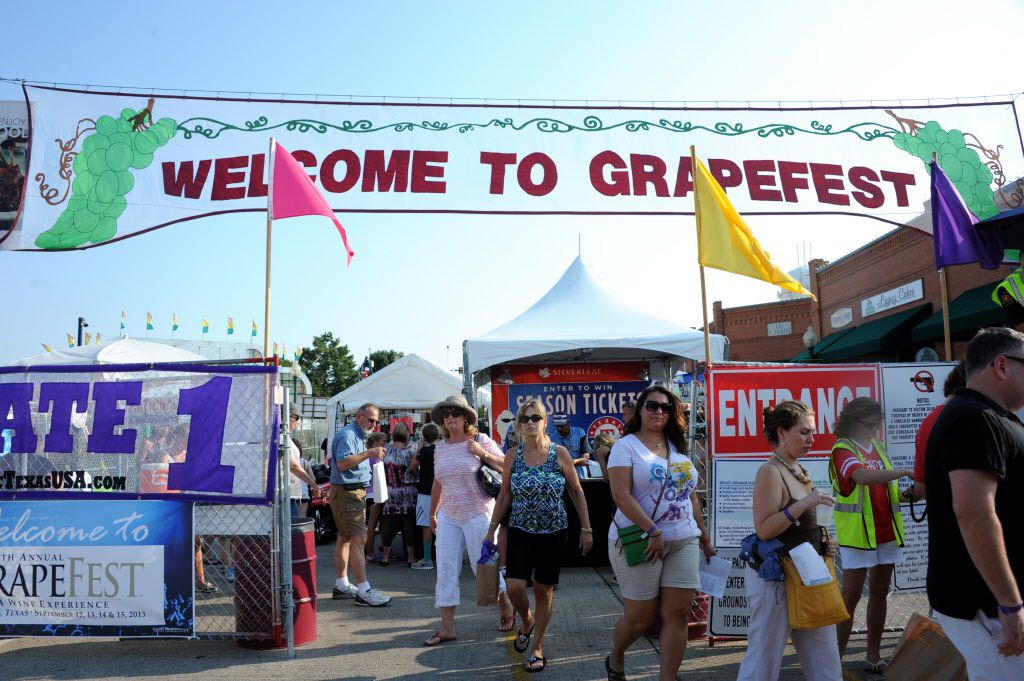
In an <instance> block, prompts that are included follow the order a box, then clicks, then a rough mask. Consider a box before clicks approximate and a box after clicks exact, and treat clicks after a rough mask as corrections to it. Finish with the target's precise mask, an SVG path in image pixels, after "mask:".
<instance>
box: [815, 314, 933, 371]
mask: <svg viewBox="0 0 1024 681" xmlns="http://www.w3.org/2000/svg"><path fill="white" fill-rule="evenodd" d="M931 311H932V304H931V303H925V304H924V305H919V306H918V307H915V308H911V309H909V310H906V311H904V312H897V313H896V314H891V315H889V316H888V317H882V318H881V319H876V320H875V321H873V322H865V323H863V324H861V325H859V326H855V327H853V328H852V329H850V331H849V333H847V334H846V335H844V336H843V337H842V338H840V339H838V340H837V341H836V342H834V343H832V344H831V345H830V346H829V347H827V348H824V349H822V350H821V351H819V350H818V347H817V346H815V347H814V356H815V357H816V358H817V359H821V360H824V361H826V362H835V361H840V360H848V359H857V358H859V357H867V356H870V355H884V354H892V353H893V352H895V351H896V350H898V349H900V348H902V347H905V346H909V345H910V344H911V341H910V332H911V330H912V329H913V328H914V327H915V326H917V324H918V322H920V321H921V320H923V319H924V318H925V317H927V316H928V315H929V314H930V313H931Z"/></svg>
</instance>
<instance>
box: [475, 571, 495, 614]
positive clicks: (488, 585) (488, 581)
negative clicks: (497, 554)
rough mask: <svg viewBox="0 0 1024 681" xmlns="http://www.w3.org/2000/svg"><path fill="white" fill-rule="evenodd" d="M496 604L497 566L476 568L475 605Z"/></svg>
mask: <svg viewBox="0 0 1024 681" xmlns="http://www.w3.org/2000/svg"><path fill="white" fill-rule="evenodd" d="M497 602H498V564H497V563H484V564H483V565H477V566H476V604H477V605H494V604H495V603H497Z"/></svg>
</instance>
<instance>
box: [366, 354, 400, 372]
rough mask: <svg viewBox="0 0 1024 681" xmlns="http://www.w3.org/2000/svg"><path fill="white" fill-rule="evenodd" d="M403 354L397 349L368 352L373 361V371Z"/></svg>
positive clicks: (378, 369)
mask: <svg viewBox="0 0 1024 681" xmlns="http://www.w3.org/2000/svg"><path fill="white" fill-rule="evenodd" d="M404 356H405V353H404V352H399V351H397V350H374V351H373V352H371V353H370V360H371V361H373V373H377V372H378V371H380V370H381V369H383V368H384V367H386V366H387V365H389V364H391V363H392V362H394V361H395V360H396V359H399V358H401V357H404Z"/></svg>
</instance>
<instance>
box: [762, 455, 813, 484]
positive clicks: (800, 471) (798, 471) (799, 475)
mask: <svg viewBox="0 0 1024 681" xmlns="http://www.w3.org/2000/svg"><path fill="white" fill-rule="evenodd" d="M772 457H773V458H774V459H775V460H776V461H778V462H779V463H781V464H782V465H783V466H784V467H785V468H786V470H787V471H789V472H790V473H792V474H793V477H794V478H796V479H797V480H799V481H800V482H802V483H804V484H805V485H806V484H808V483H810V482H812V480H811V476H810V474H808V472H807V469H806V468H804V467H803V465H801V463H800V462H799V461H797V462H796V463H794V464H792V465H790V464H788V463H786V460H785V459H783V458H782V457H781V456H779V455H778V454H777V453H776V454H772Z"/></svg>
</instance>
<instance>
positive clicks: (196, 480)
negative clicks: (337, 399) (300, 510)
mask: <svg viewBox="0 0 1024 681" xmlns="http://www.w3.org/2000/svg"><path fill="white" fill-rule="evenodd" d="M276 384H277V369H276V368H275V367H264V366H252V365H250V366H200V365H181V364H150V365H103V366H96V365H90V366H34V367H31V366H30V367H0V432H3V433H4V446H3V450H2V451H3V454H0V499H45V498H49V499H53V498H65V499H67V498H73V499H83V498H89V499H98V498H106V499H111V498H131V499H140V498H141V499H170V500H192V501H222V502H230V503H234V504H238V503H265V502H267V501H269V500H270V499H271V498H272V495H273V489H274V470H275V466H274V461H275V459H276V455H277V438H276V437H275V433H276V432H277V426H278V420H279V417H278V408H277V407H276V406H275V405H274V404H273V400H272V396H273V394H274V386H275V385H276Z"/></svg>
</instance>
